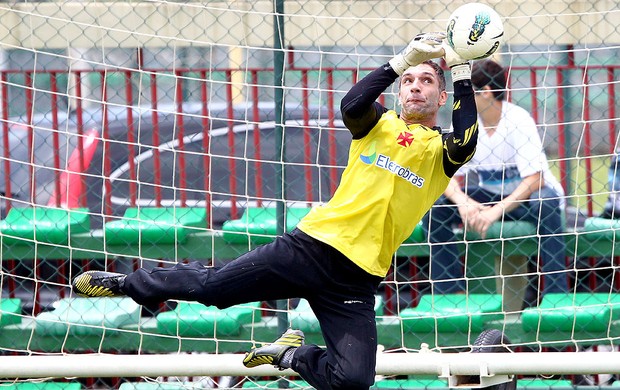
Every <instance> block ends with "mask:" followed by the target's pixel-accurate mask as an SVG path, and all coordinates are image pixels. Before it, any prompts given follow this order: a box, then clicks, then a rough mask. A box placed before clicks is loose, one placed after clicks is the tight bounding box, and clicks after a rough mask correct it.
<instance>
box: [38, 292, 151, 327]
mask: <svg viewBox="0 0 620 390" xmlns="http://www.w3.org/2000/svg"><path fill="white" fill-rule="evenodd" d="M139 319H140V305H138V304H137V303H135V302H134V301H133V300H132V299H131V298H126V297H115V298H63V299H61V300H59V301H57V302H56V303H55V309H54V310H52V311H49V312H44V313H40V314H39V315H37V316H36V317H35V324H36V332H42V333H44V334H46V335H55V336H64V335H66V334H70V335H80V336H84V335H101V334H103V333H104V332H105V333H106V335H110V334H111V333H113V332H114V331H115V330H117V329H120V328H122V327H124V326H127V325H137V324H138V321H139Z"/></svg>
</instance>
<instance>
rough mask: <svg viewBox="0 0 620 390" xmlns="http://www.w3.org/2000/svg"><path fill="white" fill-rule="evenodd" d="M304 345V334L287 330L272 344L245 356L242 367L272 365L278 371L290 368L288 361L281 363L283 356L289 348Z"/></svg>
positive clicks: (253, 350)
mask: <svg viewBox="0 0 620 390" xmlns="http://www.w3.org/2000/svg"><path fill="white" fill-rule="evenodd" d="M302 345H304V333H303V332H302V331H301V330H293V329H289V330H287V331H286V332H285V333H284V334H283V335H282V336H280V338H279V339H277V340H276V341H274V342H273V344H269V345H265V346H263V347H259V348H254V349H252V350H251V351H250V352H247V353H246V354H245V358H244V359H243V365H244V366H246V367H249V368H252V367H256V366H260V365H262V364H272V365H274V366H276V367H277V368H280V369H285V368H290V357H289V359H288V360H289V361H287V362H286V363H285V364H282V363H283V361H282V360H283V358H284V355H285V354H286V352H287V351H288V350H290V349H291V348H298V347H301V346H302Z"/></svg>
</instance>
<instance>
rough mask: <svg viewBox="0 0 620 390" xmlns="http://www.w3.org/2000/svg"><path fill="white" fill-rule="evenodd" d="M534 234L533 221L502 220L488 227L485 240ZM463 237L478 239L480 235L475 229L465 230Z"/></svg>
mask: <svg viewBox="0 0 620 390" xmlns="http://www.w3.org/2000/svg"><path fill="white" fill-rule="evenodd" d="M536 234H537V232H536V226H534V224H533V223H530V222H526V221H503V222H495V223H494V224H492V225H491V226H490V227H489V230H487V235H486V237H485V240H495V239H501V238H518V237H528V236H535V235H536ZM465 239H467V240H480V239H481V237H480V235H479V234H478V233H476V232H475V231H473V230H467V231H466V232H465Z"/></svg>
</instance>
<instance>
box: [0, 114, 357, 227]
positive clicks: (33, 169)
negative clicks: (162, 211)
mask: <svg viewBox="0 0 620 390" xmlns="http://www.w3.org/2000/svg"><path fill="white" fill-rule="evenodd" d="M201 110H202V104H200V103H185V104H183V107H182V112H183V114H182V115H179V114H176V113H175V112H176V106H174V105H166V106H160V107H158V108H157V111H155V110H153V109H152V108H151V107H134V108H132V109H131V110H128V109H127V108H125V107H119V106H109V107H107V111H106V112H105V114H106V118H107V119H106V120H107V126H103V123H104V111H103V110H102V109H101V108H97V109H88V110H84V111H83V115H82V122H83V125H82V128H83V129H84V137H82V138H81V139H83V140H84V143H83V151H82V152H80V150H81V149H79V148H78V139H80V137H79V136H78V131H77V129H78V117H77V116H76V114H75V113H71V114H70V115H65V116H62V114H61V113H59V114H58V116H59V119H58V126H57V128H58V129H57V130H55V129H54V128H53V127H54V126H53V125H52V120H51V118H52V115H51V114H46V115H38V116H36V117H34V118H33V120H32V125H29V124H28V123H27V122H26V121H25V120H24V118H12V119H10V120H9V123H8V134H7V135H8V140H9V143H8V147H7V148H5V146H4V142H3V137H0V153H1V155H2V156H3V158H2V160H3V164H6V163H9V164H10V168H9V169H8V170H7V169H2V170H0V191H1V192H2V193H3V195H4V198H3V202H2V205H1V208H0V212H1V213H2V215H5V214H6V208H7V202H8V201H10V202H11V207H25V206H30V205H31V204H33V203H34V204H40V205H46V204H55V203H56V202H57V201H59V202H61V203H62V205H63V206H69V207H75V206H77V205H81V204H83V200H81V197H82V196H84V197H85V200H86V206H87V207H88V208H89V210H90V211H91V212H92V218H91V220H92V223H93V228H98V227H101V226H102V225H101V224H102V222H103V216H120V215H122V214H123V212H124V210H125V209H126V208H127V207H130V206H134V205H140V206H143V207H146V206H171V205H177V206H180V205H183V204H184V205H187V206H200V207H202V206H206V203H207V200H209V201H210V202H211V204H212V207H213V210H212V214H211V215H212V222H213V226H215V227H217V226H219V225H221V224H222V223H223V222H224V221H226V220H227V219H230V218H231V216H234V215H233V214H234V211H235V209H236V210H237V214H239V213H240V212H241V211H242V210H243V208H244V207H246V206H248V205H253V204H257V203H259V204H269V202H273V201H274V200H278V199H281V198H282V197H281V196H280V195H279V193H280V191H283V192H284V193H285V194H284V199H286V200H287V201H288V202H302V203H303V202H321V201H325V200H327V199H329V197H330V196H331V193H332V191H333V189H334V188H335V186H334V185H335V181H336V182H337V180H338V179H339V176H340V173H341V169H342V167H343V166H344V165H345V164H346V159H347V149H348V146H349V143H350V140H351V136H350V133H349V132H348V131H347V130H346V129H344V128H343V126H342V122H341V121H340V120H339V119H338V117H336V118H335V120H334V121H333V127H330V126H329V123H328V121H327V120H326V119H323V118H327V116H328V115H327V114H328V113H327V110H326V109H324V108H321V109H319V108H311V109H310V110H309V112H306V117H307V118H312V119H306V122H307V124H308V125H305V124H304V121H303V118H304V110H303V108H302V107H287V109H286V111H285V112H286V114H285V115H286V123H285V126H284V131H283V138H282V142H281V145H278V142H279V141H278V138H277V134H276V129H275V122H274V116H275V114H274V106H273V104H269V103H261V104H259V105H258V110H257V114H258V118H259V120H256V121H255V120H253V115H255V113H254V111H252V107H249V106H246V105H235V106H234V109H233V110H232V112H229V111H228V107H227V106H226V105H224V104H215V105H211V106H210V107H209V116H208V118H206V119H205V117H204V116H203V115H201V112H202V111H201ZM335 111H336V114H337V115H339V112H338V111H337V110H335ZM129 115H131V117H130V116H129ZM229 118H232V119H229ZM205 136H209V139H208V140H207V141H208V142H205V139H204V137H205ZM279 147H281V148H282V153H283V156H284V157H283V158H280V156H279V154H278V153H280V151H279V150H280V149H279ZM205 149H208V150H205ZM81 156H83V158H81ZM283 161H284V162H283ZM3 168H4V166H3ZM281 171H282V172H283V174H284V180H281V174H280V172H281ZM7 173H8V174H9V177H8V178H7V177H6V174H7ZM82 178H83V182H82ZM7 179H8V181H7ZM7 183H8V184H9V185H8V186H7ZM58 183H60V184H58ZM67 183H69V184H67ZM81 184H83V186H82V185H81ZM9 187H10V188H9ZM67 189H68V191H67ZM59 196H60V198H62V199H59Z"/></svg>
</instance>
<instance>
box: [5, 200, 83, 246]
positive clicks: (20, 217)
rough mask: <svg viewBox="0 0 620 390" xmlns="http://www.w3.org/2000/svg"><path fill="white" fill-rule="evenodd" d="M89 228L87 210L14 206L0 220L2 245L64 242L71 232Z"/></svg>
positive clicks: (76, 232)
mask: <svg viewBox="0 0 620 390" xmlns="http://www.w3.org/2000/svg"><path fill="white" fill-rule="evenodd" d="M89 230H90V217H89V214H88V209H86V208H77V209H59V208H50V207H43V206H40V207H25V208H18V207H14V208H12V209H11V211H9V213H8V214H7V216H6V218H5V219H4V220H2V221H0V234H1V235H2V240H3V243H4V244H5V245H14V244H21V245H31V244H33V243H35V242H37V243H45V244H59V245H66V244H67V243H68V242H69V236H70V235H72V234H78V233H85V232H88V231H89Z"/></svg>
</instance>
